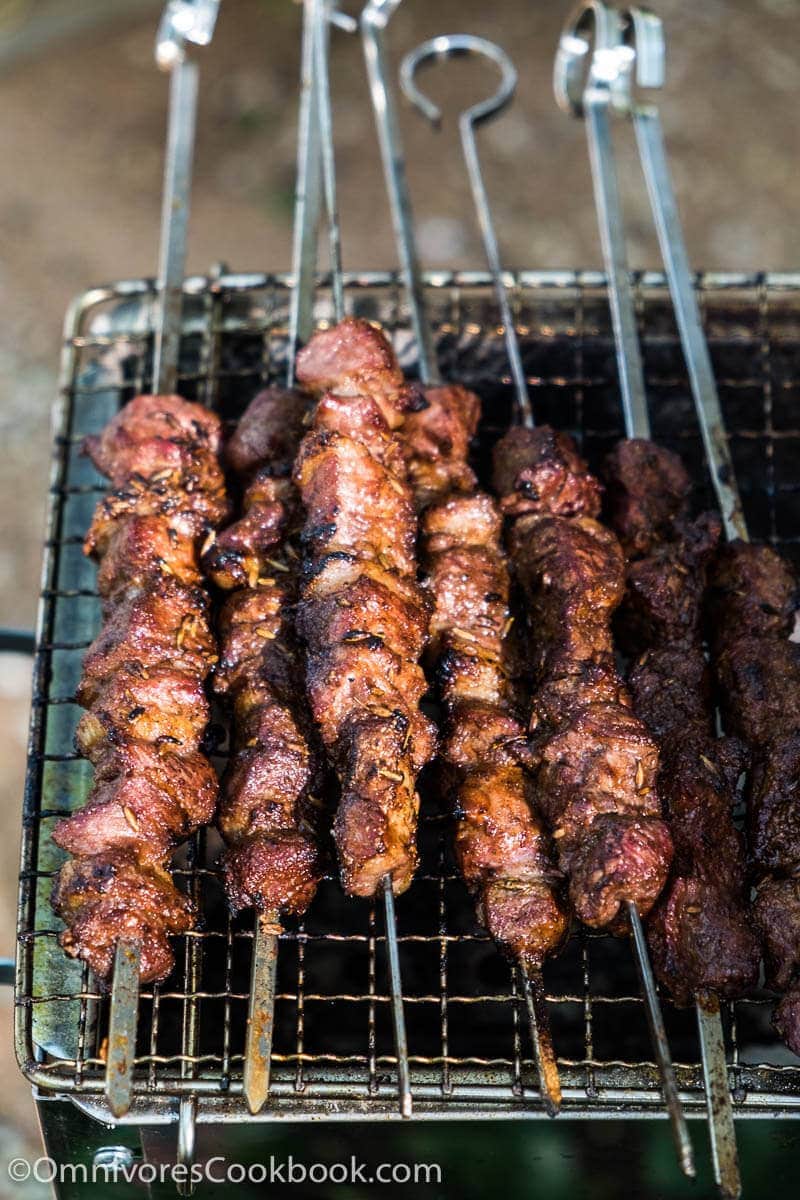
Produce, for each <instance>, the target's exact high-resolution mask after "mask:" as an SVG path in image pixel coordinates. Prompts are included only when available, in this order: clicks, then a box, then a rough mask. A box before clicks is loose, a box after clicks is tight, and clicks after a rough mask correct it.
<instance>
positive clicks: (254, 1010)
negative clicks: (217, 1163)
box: [242, 912, 281, 1115]
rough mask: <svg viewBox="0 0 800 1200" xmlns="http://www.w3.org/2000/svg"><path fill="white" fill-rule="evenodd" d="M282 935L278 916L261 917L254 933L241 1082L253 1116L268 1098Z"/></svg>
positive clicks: (263, 915)
mask: <svg viewBox="0 0 800 1200" xmlns="http://www.w3.org/2000/svg"><path fill="white" fill-rule="evenodd" d="M280 934H281V926H280V921H279V917H278V914H277V913H276V912H269V913H259V914H258V917H257V918H256V924H255V930H254V933H253V961H252V966H251V969H250V999H249V1002H248V1007H247V1035H246V1038H245V1044H244V1072H243V1079H242V1090H243V1092H244V1098H245V1100H246V1101H247V1107H248V1108H249V1110H250V1112H251V1113H253V1115H255V1114H256V1113H258V1112H260V1111H261V1109H262V1108H263V1107H264V1104H265V1103H266V1099H267V1096H268V1095H269V1080H270V1068H271V1064H272V1035H273V1031H274V1028H275V979H276V974H277V968H278V944H279V943H278V939H279V938H280Z"/></svg>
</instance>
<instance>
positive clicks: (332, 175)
mask: <svg viewBox="0 0 800 1200" xmlns="http://www.w3.org/2000/svg"><path fill="white" fill-rule="evenodd" d="M305 5H306V22H307V24H306V37H307V39H308V42H309V46H308V50H307V51H306V50H305V49H304V55H305V53H308V56H309V59H308V61H309V63H310V69H311V81H310V86H309V96H310V99H309V101H308V115H307V120H308V126H307V129H308V134H309V136H310V138H311V142H312V145H313V144H314V143H316V145H317V147H318V155H319V164H318V165H319V167H321V191H322V195H323V196H324V200H325V215H326V223H327V232H328V245H329V254H330V265H331V290H332V293H333V307H334V315H335V317H336V320H337V321H341V320H342V318H343V317H344V315H345V306H344V280H343V274H342V255H341V234H340V225H339V212H338V205H337V198H336V158H335V152H334V143H333V115H332V111H331V93H330V72H329V29H330V25H331V24H336V25H338V26H339V28H341V29H344V30H346V31H347V32H355V30H356V29H357V28H358V24H357V22H355V21H354V20H353V19H352V18H350V17H348V16H347V15H346V14H344V13H340V12H336V11H335V10H333V9H332V6H331V0H305ZM309 153H310V152H305V153H304V151H303V150H301V155H302V156H303V160H304V161H305V163H306V171H307V174H306V177H305V179H306V183H307V181H308V178H309V166H310V164H309V158H308V154H309ZM315 171H318V168H315V167H311V168H310V174H311V176H312V177H315V178H316V179H317V182H318V184H319V179H320V175H319V174H317V175H316V176H314V172H315ZM316 215H317V217H318V216H319V207H318V205H317V208H316ZM312 246H313V249H312ZM315 261H316V228H314V229H313V230H312V221H311V212H310V210H309V208H308V196H307V194H304V193H303V191H302V189H301V188H300V187H299V188H298V194H297V198H296V204H295V266H296V271H295V278H296V279H298V278H300V275H299V272H298V270H297V268H298V267H299V265H300V264H301V263H302V264H305V267H306V269H305V271H304V274H303V286H304V287H305V288H306V289H307V294H306V295H304V296H300V297H299V298H297V300H296V301H295V303H296V306H297V312H298V314H300V316H301V317H304V318H305V324H303V320H302V319H301V320H298V322H297V324H296V326H295V327H294V329H293V330H292V332H291V334H290V337H293V338H294V342H293V343H292V345H291V346H290V352H291V356H292V358H293V357H294V353H295V352H296V350H297V347H298V345H299V342H300V340H301V334H303V333H305V336H308V334H310V332H311V329H312V326H313V288H314V273H313V271H312V270H310V269H309V268H308V264H309V263H311V262H315ZM379 888H380V890H382V892H383V900H384V919H385V926H386V951H387V959H388V966H389V994H390V1002H391V1008H392V1025H393V1029H394V1040H395V1055H396V1058H397V1085H398V1100H399V1107H400V1113H401V1115H402V1116H403V1117H410V1116H411V1114H412V1108H413V1099H412V1093H411V1072H410V1068H409V1063H408V1039H407V1037H406V1021H405V1011H404V1006H403V987H402V979H401V974H400V952H399V946H398V941H397V918H396V914H395V905H394V891H393V888H392V877H391V875H388V874H387V875H385V876H384V877H383V879H382V880H381V882H380V884H379Z"/></svg>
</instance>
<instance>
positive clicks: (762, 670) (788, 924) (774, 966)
mask: <svg viewBox="0 0 800 1200" xmlns="http://www.w3.org/2000/svg"><path fill="white" fill-rule="evenodd" d="M796 607H797V581H796V579H795V577H794V575H793V572H792V570H791V568H790V567H789V565H788V564H787V563H786V561H785V560H784V559H782V558H781V557H780V555H778V554H776V553H775V551H774V550H772V549H771V548H770V547H769V546H752V545H750V544H748V543H745V542H739V541H734V542H730V543H729V544H728V545H727V546H724V547H723V548H722V549H721V550H720V552H719V555H718V557H717V559H716V561H715V563H714V565H713V567H712V570H711V577H710V589H709V603H708V609H709V637H710V641H711V646H712V657H713V663H714V671H715V676H716V682H717V694H718V699H719V704H720V709H721V711H722V718H723V723H724V725H725V728H726V729H727V730H729V731H730V732H731V733H732V734H734V735H735V736H736V737H739V738H741V739H742V741H743V742H744V743H745V745H746V746H747V748H748V751H749V754H750V770H749V773H748V781H747V790H746V800H747V834H748V847H749V852H750V862H751V867H752V871H753V875H754V880H755V883H756V897H755V901H754V903H753V916H754V920H755V925H756V929H757V931H758V934H759V935H760V937H761V940H762V944H763V949H764V962H765V966H766V972H767V984H768V986H770V987H772V988H774V989H775V991H777V992H779V993H782V996H781V1000H780V1002H779V1004H778V1007H777V1009H776V1011H775V1016H774V1021H775V1027H776V1029H777V1030H778V1032H779V1034H780V1035H781V1037H782V1038H783V1039H784V1041H785V1042H786V1044H787V1046H789V1048H790V1049H791V1050H792V1051H793V1052H794V1053H795V1054H800V885H798V877H799V876H800V821H798V815H797V814H798V811H799V810H798V791H799V789H800V645H799V644H798V643H797V642H794V641H789V640H788V638H789V634H790V633H791V631H792V627H793V624H794V617H795V610H796Z"/></svg>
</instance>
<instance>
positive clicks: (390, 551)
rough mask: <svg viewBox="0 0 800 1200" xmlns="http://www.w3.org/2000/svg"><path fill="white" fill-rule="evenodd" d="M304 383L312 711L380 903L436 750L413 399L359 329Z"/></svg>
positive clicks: (384, 352) (354, 869)
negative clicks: (412, 459) (312, 403)
mask: <svg viewBox="0 0 800 1200" xmlns="http://www.w3.org/2000/svg"><path fill="white" fill-rule="evenodd" d="M297 378H298V381H299V382H300V383H301V384H303V385H304V386H305V387H306V388H308V390H309V391H311V392H312V393H313V394H314V395H315V396H316V397H317V398H318V404H317V408H316V410H315V414H314V419H313V423H312V428H311V430H310V431H309V433H308V434H307V435H306V437H305V438H304V440H303V443H302V445H301V447H300V452H299V454H298V458H297V462H296V464H295V471H294V478H295V482H296V483H297V486H298V488H299V491H300V495H301V498H302V501H303V504H304V506H305V524H304V527H303V533H302V540H303V546H304V551H305V563H304V572H305V583H304V587H303V591H302V596H301V603H300V608H299V613H298V627H299V629H300V630H301V632H302V635H303V637H304V638H305V640H306V643H307V650H308V658H307V684H308V695H309V700H310V704H311V711H312V713H313V716H314V719H315V721H316V723H317V726H318V728H319V730H320V734H321V737H322V741H323V743H324V745H325V748H326V750H327V751H328V754H329V757H330V759H331V762H332V763H333V765H334V766H335V768H336V770H337V773H338V775H339V778H340V781H341V791H342V795H341V800H340V802H339V806H338V810H337V813H336V818H335V822H334V838H335V840H336V845H337V848H338V851H339V861H340V866H341V873H342V882H343V885H344V887H345V890H346V891H348V892H349V893H351V894H353V895H357V896H372V895H374V893H375V890H376V888H377V887H378V885H379V883H380V881H381V880H382V879H383V878H384V877H385V876H386V875H389V876H390V877H391V880H392V886H393V888H394V890H395V891H396V892H398V893H399V892H402V891H404V890H405V889H406V888H407V887H408V885H409V884H410V882H411V880H412V878H413V875H414V871H415V869H416V865H417V850H416V825H417V811H418V806H419V799H418V796H417V793H416V786H415V780H416V776H417V773H418V772H419V770H420V769H421V767H422V766H423V765H424V764H425V763H426V762H428V761H429V760H430V758H431V756H432V754H433V751H434V747H435V737H434V729H433V726H432V724H431V722H430V721H429V720H428V719H427V718H426V717H425V716H424V715H423V714H422V713H421V712H420V709H419V700H420V698H421V696H422V694H423V693H424V691H425V686H426V685H425V680H424V676H423V673H422V669H421V667H420V666H419V663H418V659H419V656H420V653H421V650H422V646H423V641H424V636H425V620H424V619H421V612H422V595H421V593H420V591H419V589H418V587H417V584H416V571H417V564H416V557H415V538H416V520H415V516H414V508H413V502H412V496H411V492H410V490H409V487H408V483H407V479H406V470H405V464H404V461H403V457H402V452H401V448H400V444H399V442H398V439H397V437H396V436H395V435H394V434H393V430H395V429H397V428H398V427H399V426H401V425H402V422H403V419H404V415H405V412H406V411H407V409H408V408H409V407H410V406H411V405H412V403H413V393H412V392H411V390H410V389H409V388H407V387H406V385H405V383H404V380H403V376H402V372H401V371H400V369H399V367H398V365H397V362H396V360H395V358H394V354H393V352H392V349H391V346H390V345H389V343H388V341H387V340H386V338H385V337H384V335H383V334H382V333H381V332H380V331H379V330H377V329H375V328H374V327H372V326H371V325H369V324H367V323H366V322H365V321H359V320H355V319H352V318H348V319H346V320H344V321H342V322H340V323H339V324H338V325H337V326H335V327H334V328H332V329H328V330H325V331H322V332H319V333H317V334H315V335H314V337H312V339H311V340H310V342H309V343H308V345H307V346H306V347H305V348H304V349H303V350H302V351H301V352H300V354H299V355H298V358H297ZM342 613H344V614H345V619H344V620H343V619H342ZM406 617H409V618H410V619H406ZM345 626H346V628H345Z"/></svg>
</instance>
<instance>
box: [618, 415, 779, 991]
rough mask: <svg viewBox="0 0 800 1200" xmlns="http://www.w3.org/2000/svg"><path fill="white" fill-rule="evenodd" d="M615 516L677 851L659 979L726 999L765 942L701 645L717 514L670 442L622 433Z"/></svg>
mask: <svg viewBox="0 0 800 1200" xmlns="http://www.w3.org/2000/svg"><path fill="white" fill-rule="evenodd" d="M605 479H606V481H607V485H608V495H609V501H610V509H611V519H612V524H613V525H614V527H615V529H616V532H617V533H618V535H619V537H620V540H621V541H622V544H623V548H624V549H625V552H626V554H627V557H628V574H627V591H626V596H625V600H624V602H623V604H622V606H621V608H620V609H619V611H618V614H617V630H618V634H619V638H620V641H621V644H622V646H623V648H624V649H625V651H626V652H627V653H628V654H630V655H632V656H634V661H633V662H632V664H631V668H630V671H629V675H628V684H629V687H630V689H631V693H632V695H633V705H634V709H635V711H636V713H637V715H638V716H639V717H641V718H642V720H643V721H644V722H645V724H646V725H647V727H648V729H649V730H650V732H651V733H652V734H653V736H654V737H655V738H656V740H657V741H658V745H659V750H660V755H661V760H660V769H659V775H658V789H659V793H660V795H661V798H662V800H663V802H664V804H665V808H666V813H667V817H668V819H669V823H670V830H671V832H672V836H673V840H674V842H675V859H674V861H673V871H672V875H671V877H670V880H669V882H668V884H667V887H666V889H665V891H664V893H663V895H662V896H661V898H660V899H659V901H658V903H657V904H656V906H655V908H654V909H653V910H652V912H651V914H650V920H649V923H648V940H649V943H650V950H651V955H652V960H653V966H654V968H655V971H656V974H657V975H658V978H659V980H660V981H661V983H662V984H664V986H665V987H668V988H669V990H670V992H671V993H672V995H673V996H674V998H675V999H676V1000H677V1001H678V1003H680V1004H684V1005H688V1004H691V1003H692V1002H693V1001H694V998H695V996H697V995H698V994H699V993H702V992H704V991H705V992H713V993H715V994H716V995H717V996H719V997H721V998H723V999H733V998H735V997H737V996H740V995H742V994H743V993H744V992H746V991H747V990H748V989H749V988H750V987H752V985H753V984H754V983H755V982H756V980H757V978H758V966H759V958H760V949H759V945H758V941H757V939H756V937H755V935H754V933H753V930H752V927H751V920H750V915H749V913H748V908H747V903H746V895H745V883H746V878H747V871H746V863H745V849H744V840H743V838H742V836H741V834H740V833H739V832H738V831H737V829H736V827H735V826H734V823H733V805H734V801H735V794H736V783H737V780H738V777H739V775H740V773H741V771H742V770H743V767H744V754H743V751H744V747H743V746H742V745H741V743H740V742H738V741H737V740H736V739H733V738H721V739H718V738H717V737H716V736H715V729H714V704H713V700H712V689H711V679H710V673H709V669H708V665H707V663H706V658H705V653H704V649H703V630H702V624H703V598H704V594H705V590H706V578H707V572H708V567H709V564H710V561H711V559H712V558H713V555H714V553H715V551H716V549H717V546H718V543H719V539H720V535H721V524H720V521H719V519H718V518H717V517H716V516H714V515H712V514H710V513H705V514H703V515H701V516H700V517H698V518H697V519H696V520H694V521H691V520H690V519H689V515H688V497H689V493H690V490H691V484H690V480H689V477H688V475H687V474H686V471H685V470H684V467H683V464H682V463H681V462H680V460H679V459H678V457H677V456H676V455H674V454H672V453H671V452H670V451H668V450H665V449H663V448H662V447H659V446H657V445H655V444H654V443H653V442H651V441H648V440H644V439H629V440H627V441H624V442H620V443H619V445H618V446H616V447H615V449H614V451H613V452H612V453H611V455H609V457H608V459H607V461H606V464H605Z"/></svg>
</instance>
